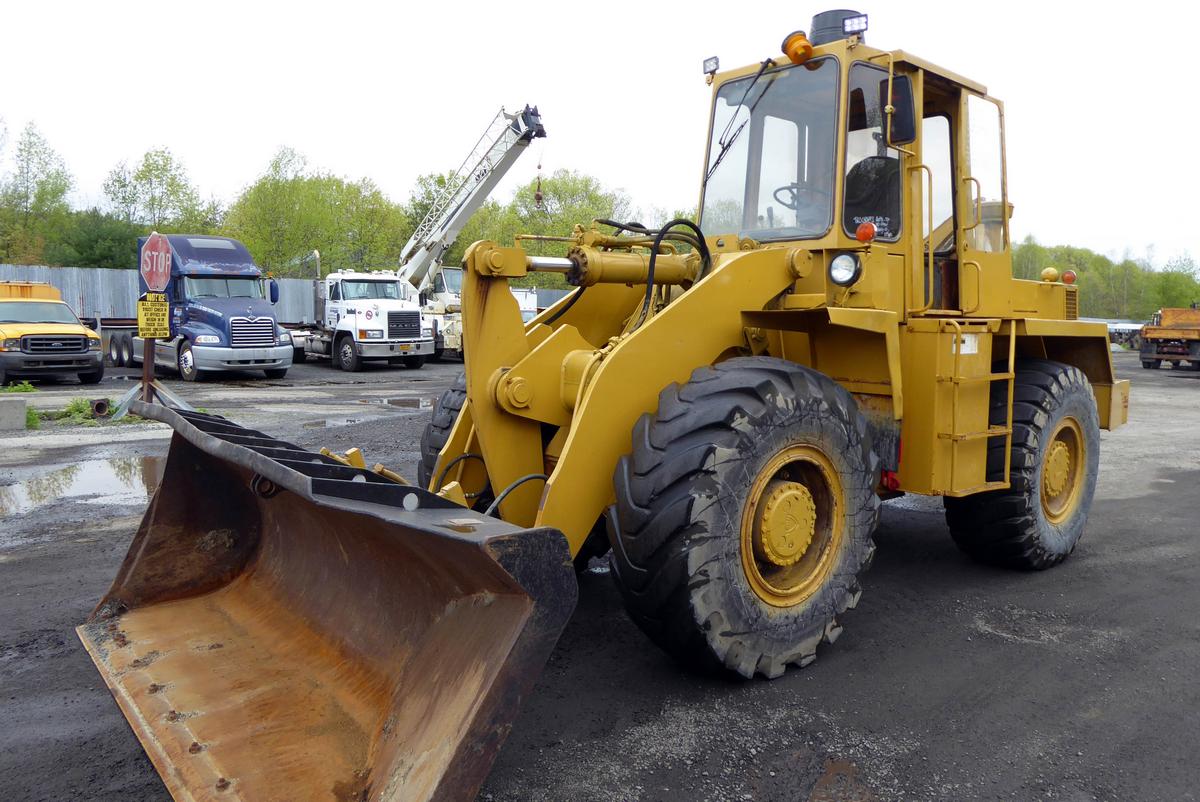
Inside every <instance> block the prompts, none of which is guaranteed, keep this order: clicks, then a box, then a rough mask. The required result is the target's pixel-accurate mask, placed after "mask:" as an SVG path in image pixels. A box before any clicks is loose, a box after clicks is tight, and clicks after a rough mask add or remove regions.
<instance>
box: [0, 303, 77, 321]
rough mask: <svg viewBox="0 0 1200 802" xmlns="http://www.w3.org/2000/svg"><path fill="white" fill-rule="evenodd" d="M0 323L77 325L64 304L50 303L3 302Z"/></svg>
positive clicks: (71, 313)
mask: <svg viewBox="0 0 1200 802" xmlns="http://www.w3.org/2000/svg"><path fill="white" fill-rule="evenodd" d="M0 323H75V324H78V323H79V318H77V317H75V313H74V312H72V311H71V307H69V306H67V305H66V304H57V303H54V302H52V301H5V302H4V303H0Z"/></svg>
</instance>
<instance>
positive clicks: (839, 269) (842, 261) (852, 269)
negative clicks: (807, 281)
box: [829, 253, 862, 287]
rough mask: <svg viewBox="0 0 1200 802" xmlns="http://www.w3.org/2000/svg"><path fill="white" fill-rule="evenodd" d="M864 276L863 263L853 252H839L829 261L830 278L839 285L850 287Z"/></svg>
mask: <svg viewBox="0 0 1200 802" xmlns="http://www.w3.org/2000/svg"><path fill="white" fill-rule="evenodd" d="M861 277H862V263H861V262H859V261H858V256H857V255H855V254H852V253H839V254H838V255H837V256H835V257H833V261H832V262H830V263H829V280H830V281H832V282H833V283H834V284H837V285H838V286H839V287H849V286H850V285H851V284H853V283H854V282H856V281H858V280H859V279H860V278H861Z"/></svg>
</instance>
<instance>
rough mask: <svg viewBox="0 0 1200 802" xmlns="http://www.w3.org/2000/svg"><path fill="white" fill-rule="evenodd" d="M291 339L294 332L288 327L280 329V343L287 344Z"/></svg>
mask: <svg viewBox="0 0 1200 802" xmlns="http://www.w3.org/2000/svg"><path fill="white" fill-rule="evenodd" d="M291 341H292V333H291V332H290V331H288V330H287V329H280V330H279V344H280V345H287V344H288V343H290V342H291Z"/></svg>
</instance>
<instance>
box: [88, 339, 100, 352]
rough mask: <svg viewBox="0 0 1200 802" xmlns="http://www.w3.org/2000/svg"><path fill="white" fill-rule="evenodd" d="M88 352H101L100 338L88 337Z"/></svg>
mask: <svg viewBox="0 0 1200 802" xmlns="http://www.w3.org/2000/svg"><path fill="white" fill-rule="evenodd" d="M88 350H89V351H99V350H100V338H99V337H88Z"/></svg>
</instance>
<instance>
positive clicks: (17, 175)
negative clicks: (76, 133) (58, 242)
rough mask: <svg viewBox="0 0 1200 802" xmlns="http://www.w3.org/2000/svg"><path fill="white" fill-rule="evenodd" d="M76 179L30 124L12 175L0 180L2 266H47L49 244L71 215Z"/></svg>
mask: <svg viewBox="0 0 1200 802" xmlns="http://www.w3.org/2000/svg"><path fill="white" fill-rule="evenodd" d="M72 182H73V179H72V178H71V174H70V172H68V170H67V168H66V164H65V163H64V162H63V160H62V157H61V156H59V155H58V153H57V152H56V151H55V150H54V148H52V147H51V146H50V143H49V142H47V141H46V138H45V137H44V136H42V134H41V132H40V131H38V129H37V126H36V125H35V124H33V123H30V124H29V125H27V126H26V127H25V130H24V131H22V132H21V136H20V138H19V139H18V140H17V146H16V150H15V152H14V154H13V169H12V173H11V174H10V175H7V176H4V177H3V178H2V180H0V261H7V262H15V263H18V264H39V263H41V262H44V261H45V259H44V252H45V249H46V242H47V240H48V239H51V238H53V237H54V236H55V234H56V232H57V230H58V229H59V228H61V226H62V225H63V223H64V221H65V220H66V219H68V218H69V216H70V212H71V210H70V206H69V204H68V203H67V195H68V193H69V192H70V191H71V185H72Z"/></svg>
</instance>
